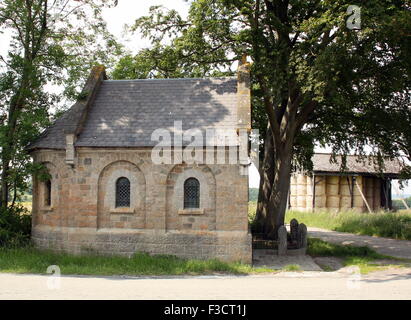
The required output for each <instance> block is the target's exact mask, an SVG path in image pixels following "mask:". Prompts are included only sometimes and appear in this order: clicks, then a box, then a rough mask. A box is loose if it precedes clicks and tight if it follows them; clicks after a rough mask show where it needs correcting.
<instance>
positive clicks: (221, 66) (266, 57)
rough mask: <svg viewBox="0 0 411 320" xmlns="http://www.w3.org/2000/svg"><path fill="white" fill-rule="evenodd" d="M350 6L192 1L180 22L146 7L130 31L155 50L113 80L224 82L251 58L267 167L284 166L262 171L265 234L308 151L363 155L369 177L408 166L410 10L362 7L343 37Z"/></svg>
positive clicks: (405, 4) (391, 4) (127, 62)
mask: <svg viewBox="0 0 411 320" xmlns="http://www.w3.org/2000/svg"><path fill="white" fill-rule="evenodd" d="M349 5H352V2H351V1H348V0H333V1H330V0H327V1H320V0H312V1H306V0H293V1H254V0H241V1H240V0H193V1H191V2H190V10H189V15H188V17H187V19H183V18H182V17H181V16H180V15H179V14H178V12H176V11H174V10H167V9H165V8H163V7H159V6H157V7H152V8H151V10H150V13H149V15H148V16H146V17H141V18H139V19H138V20H137V21H136V23H135V25H134V26H133V27H132V30H138V31H140V32H142V34H143V35H145V36H146V37H147V38H148V39H150V41H151V42H152V48H150V49H147V50H145V51H144V52H142V53H141V54H140V55H137V57H135V59H134V57H126V58H124V60H123V61H122V63H121V65H119V66H118V69H117V70H116V71H118V72H117V74H116V75H117V76H118V77H119V78H122V77H139V76H141V77H160V76H166V77H168V76H174V75H175V74H174V73H173V72H177V74H178V75H179V76H180V75H183V76H192V75H194V74H200V75H204V76H205V75H210V74H212V71H223V72H230V71H231V70H233V69H234V68H235V64H234V61H236V60H238V59H239V58H240V57H242V56H243V55H244V54H247V55H248V56H249V57H250V58H251V60H252V62H253V63H252V66H251V71H252V93H253V101H252V103H253V109H252V117H253V126H254V128H258V129H260V132H261V133H262V135H263V138H264V137H265V134H266V128H267V123H269V124H270V130H271V132H272V134H273V144H274V147H273V148H272V150H269V154H273V155H274V156H273V159H272V160H270V162H275V161H277V160H279V162H278V163H279V164H281V165H278V166H274V165H273V163H265V164H264V165H263V166H261V167H262V168H268V167H270V166H271V167H274V169H273V171H274V173H273V174H272V175H267V176H270V177H271V178H270V179H271V180H272V181H267V186H268V187H267V188H266V189H267V190H270V193H271V195H270V197H271V199H272V201H271V202H270V213H269V214H268V215H264V216H263V217H260V219H261V220H264V223H265V224H266V226H267V227H268V228H266V232H271V231H269V230H273V228H274V225H275V224H280V225H281V223H282V221H283V218H284V214H285V212H284V210H285V203H286V200H287V196H288V191H289V179H288V177H289V176H290V172H291V169H307V170H310V169H311V168H312V163H311V156H312V154H313V152H314V144H315V143H318V144H319V145H321V146H325V145H330V146H331V147H332V150H333V153H334V154H342V155H346V154H348V153H350V152H356V153H358V154H364V152H365V151H364V150H365V146H369V147H371V148H368V149H371V153H372V154H374V155H376V156H377V158H378V159H379V161H378V163H376V164H375V166H376V167H377V166H378V167H381V163H382V161H381V160H382V157H383V156H389V157H391V158H394V157H397V156H399V155H403V154H405V155H406V156H407V157H408V158H409V159H411V154H410V150H411V129H410V126H409V123H410V121H411V110H410V109H409V91H410V59H409V54H408V52H409V49H410V43H411V41H410V40H411V38H410V36H409V32H408V30H409V29H410V21H411V10H410V1H409V0H407V1H400V0H394V1H386V0H375V1H366V2H362V3H361V4H360V6H361V9H362V11H361V13H362V26H361V29H360V30H350V29H349V28H347V24H346V23H347V19H348V18H349V16H348V14H347V8H348V6H349ZM147 55H148V56H150V55H151V56H150V58H149V59H148V60H147V59H146V56H147ZM153 57H155V58H153ZM147 61H148V63H147ZM156 62H158V63H159V65H157V64H156ZM170 66H171V68H170ZM130 70H132V71H131V72H129V71H130ZM170 70H171V72H170ZM181 70H184V72H181ZM198 70H203V71H202V72H197V71H198ZM261 154H263V153H261ZM290 164H291V165H290ZM343 164H344V161H343ZM404 172H408V174H409V173H410V172H409V171H407V170H405V171H404ZM276 176H280V177H281V178H280V179H276V178H275V177H276ZM267 179H268V178H267ZM274 181H275V183H274ZM265 201H266V202H268V199H266V200H265Z"/></svg>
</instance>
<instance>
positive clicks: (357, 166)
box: [312, 153, 402, 178]
mask: <svg viewBox="0 0 411 320" xmlns="http://www.w3.org/2000/svg"><path fill="white" fill-rule="evenodd" d="M312 161H313V172H314V173H315V174H321V173H325V174H327V173H328V174H329V173H335V174H344V173H345V174H358V175H384V176H386V177H391V178H396V177H398V176H399V174H400V172H401V168H402V166H401V164H400V162H399V161H398V160H385V161H384V168H383V170H382V172H381V171H380V170H379V167H378V162H377V158H376V157H372V156H367V157H365V158H360V157H359V156H356V155H348V156H347V164H346V168H345V170H341V164H342V159H341V156H337V157H336V162H331V161H332V156H331V154H329V153H316V154H314V156H313V158H312Z"/></svg>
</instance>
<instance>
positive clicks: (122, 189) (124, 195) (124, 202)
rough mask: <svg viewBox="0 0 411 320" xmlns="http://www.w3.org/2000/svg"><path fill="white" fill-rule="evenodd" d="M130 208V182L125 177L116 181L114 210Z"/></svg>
mask: <svg viewBox="0 0 411 320" xmlns="http://www.w3.org/2000/svg"><path fill="white" fill-rule="evenodd" d="M129 207H130V180H128V179H127V178H125V177H121V178H118V179H117V181H116V208H129Z"/></svg>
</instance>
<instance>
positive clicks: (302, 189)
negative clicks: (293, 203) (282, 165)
mask: <svg viewBox="0 0 411 320" xmlns="http://www.w3.org/2000/svg"><path fill="white" fill-rule="evenodd" d="M297 195H298V196H304V197H305V196H306V195H307V186H306V185H305V184H299V185H297Z"/></svg>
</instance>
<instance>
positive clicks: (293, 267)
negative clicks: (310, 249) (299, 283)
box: [283, 264, 302, 272]
mask: <svg viewBox="0 0 411 320" xmlns="http://www.w3.org/2000/svg"><path fill="white" fill-rule="evenodd" d="M283 271H288V272H297V271H302V270H301V267H300V266H299V265H298V264H289V265H286V266H285V267H284V268H283Z"/></svg>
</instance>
